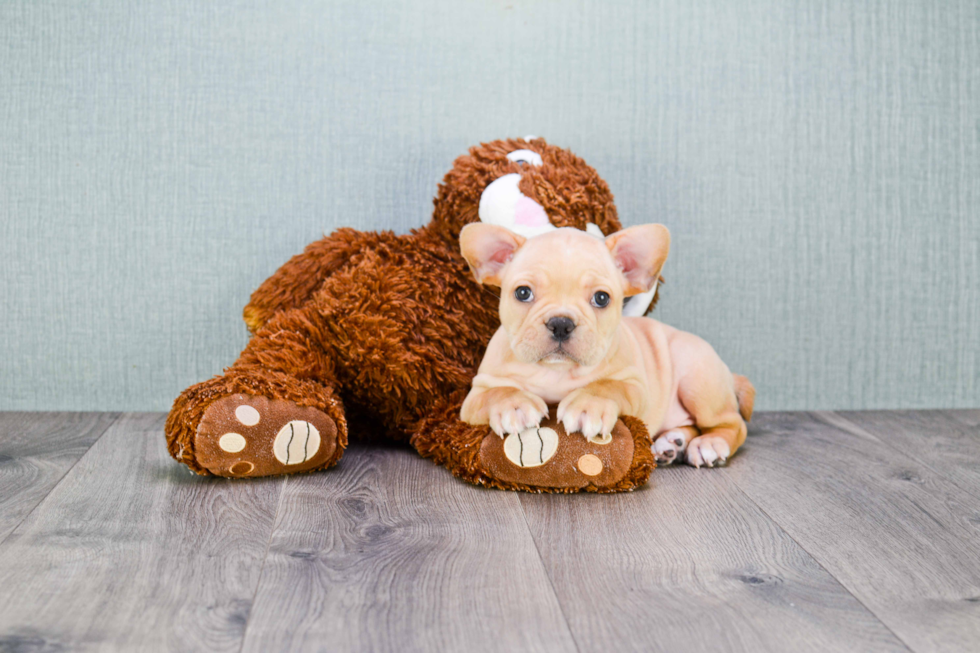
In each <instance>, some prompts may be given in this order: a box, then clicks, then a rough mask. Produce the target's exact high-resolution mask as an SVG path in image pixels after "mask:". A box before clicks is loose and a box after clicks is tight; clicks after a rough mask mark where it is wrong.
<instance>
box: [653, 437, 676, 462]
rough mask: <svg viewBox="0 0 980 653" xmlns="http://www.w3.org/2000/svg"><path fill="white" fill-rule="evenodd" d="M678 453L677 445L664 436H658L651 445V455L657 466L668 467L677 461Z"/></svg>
mask: <svg viewBox="0 0 980 653" xmlns="http://www.w3.org/2000/svg"><path fill="white" fill-rule="evenodd" d="M678 453H679V452H678V450H677V445H675V444H674V443H673V442H671V441H670V440H668V439H667V438H666V437H664V436H660V437H659V438H657V441H656V442H654V443H653V455H654V457H655V458H656V459H657V464H658V465H670V464H671V463H673V462H674V461H675V460H677V456H678Z"/></svg>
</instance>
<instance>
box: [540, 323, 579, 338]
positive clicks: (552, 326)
mask: <svg viewBox="0 0 980 653" xmlns="http://www.w3.org/2000/svg"><path fill="white" fill-rule="evenodd" d="M545 326H546V327H548V331H551V339H552V340H557V341H558V342H564V341H566V340H568V339H569V338H570V337H571V336H572V331H574V330H575V323H574V322H572V318H570V317H553V318H551V319H550V320H548V321H547V322H545Z"/></svg>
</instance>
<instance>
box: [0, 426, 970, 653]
mask: <svg viewBox="0 0 980 653" xmlns="http://www.w3.org/2000/svg"><path fill="white" fill-rule="evenodd" d="M162 428H163V416H162V415H159V414H125V415H122V416H119V415H115V414H111V415H110V414H94V413H89V414H84V413H82V414H77V413H76V414H67V413H65V414H61V413H59V414H30V413H16V414H15V413H7V414H2V413H0V651H46V650H174V651H196V650H202V651H203V650H211V651H214V650H249V651H277V650H329V651H361V650H363V651H387V650H393V651H446V650H466V651H474V652H475V651H503V650H508V651H510V650H520V651H525V650H527V651H552V650H553V651H597V650H617V651H634V650H635V651H910V650H911V651H916V652H919V651H921V652H926V651H977V650H980V411H901V412H888V411H874V412H863V413H763V414H760V415H758V417H757V418H756V420H755V421H754V422H753V426H752V429H751V433H750V437H749V441H748V443H747V444H746V446H745V448H744V449H743V451H742V452H741V453H740V454H739V455H738V456H736V457H735V458H734V459H733V460H732V461H731V463H730V464H729V466H728V467H727V468H724V469H714V470H706V469H702V470H694V469H691V468H687V467H675V468H666V469H658V470H656V471H655V472H654V474H653V476H652V478H651V482H650V484H649V485H648V486H647V487H646V488H644V489H642V490H640V491H637V492H634V493H631V494H622V495H612V496H608V495H607V496H595V495H574V496H549V495H528V494H515V493H507V492H498V491H492V490H484V489H480V488H474V487H471V486H469V485H466V484H464V483H462V482H460V481H458V480H456V479H454V478H453V477H452V476H451V475H449V474H448V473H447V472H446V471H445V470H443V469H441V468H439V467H436V466H434V465H432V464H431V463H429V462H427V461H424V460H422V459H420V458H419V457H418V456H417V455H416V454H415V453H414V452H412V451H411V450H409V449H404V448H399V447H395V446H374V447H367V446H362V445H355V446H353V447H352V448H351V449H350V450H349V451H348V452H347V454H346V455H345V457H344V459H343V461H342V462H341V464H340V465H339V466H338V467H337V468H336V469H334V470H331V471H329V472H326V473H320V474H312V475H303V476H293V477H288V478H273V479H262V480H257V481H235V480H225V479H215V478H210V479H208V478H199V477H196V476H193V475H191V474H189V473H188V472H187V470H185V469H184V468H182V467H181V466H179V465H177V464H176V463H174V462H173V461H171V460H170V459H169V457H168V456H167V454H166V450H165V447H164V440H163V433H162Z"/></svg>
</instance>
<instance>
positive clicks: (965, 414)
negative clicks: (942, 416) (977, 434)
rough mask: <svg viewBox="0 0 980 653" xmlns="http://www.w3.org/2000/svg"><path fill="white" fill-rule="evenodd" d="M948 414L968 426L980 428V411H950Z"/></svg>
mask: <svg viewBox="0 0 980 653" xmlns="http://www.w3.org/2000/svg"><path fill="white" fill-rule="evenodd" d="M946 413H947V414H948V415H949V416H950V417H952V418H953V419H955V420H956V421H957V422H960V423H962V424H966V425H967V426H980V410H950V411H946Z"/></svg>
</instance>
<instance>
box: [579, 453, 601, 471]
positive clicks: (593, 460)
mask: <svg viewBox="0 0 980 653" xmlns="http://www.w3.org/2000/svg"><path fill="white" fill-rule="evenodd" d="M578 470H579V471H580V472H582V473H583V474H585V475H586V476H598V475H599V474H601V473H602V461H601V460H599V456H595V455H593V454H591V453H587V454H585V455H584V456H582V457H581V458H579V459H578Z"/></svg>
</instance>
